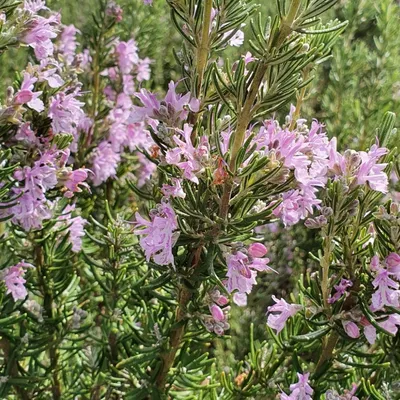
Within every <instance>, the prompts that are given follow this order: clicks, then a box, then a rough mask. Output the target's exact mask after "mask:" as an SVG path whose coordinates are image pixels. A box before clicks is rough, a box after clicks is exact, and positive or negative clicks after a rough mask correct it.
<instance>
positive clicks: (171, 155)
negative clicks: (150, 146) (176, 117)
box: [165, 124, 210, 183]
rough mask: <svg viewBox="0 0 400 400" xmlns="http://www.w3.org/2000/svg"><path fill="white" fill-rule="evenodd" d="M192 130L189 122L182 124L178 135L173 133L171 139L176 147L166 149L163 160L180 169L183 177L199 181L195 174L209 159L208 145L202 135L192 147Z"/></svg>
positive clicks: (206, 139)
mask: <svg viewBox="0 0 400 400" xmlns="http://www.w3.org/2000/svg"><path fill="white" fill-rule="evenodd" d="M192 130H193V128H192V127H191V126H190V125H189V124H185V125H184V128H183V131H181V130H177V132H178V133H179V134H180V135H179V136H178V135H174V137H173V140H174V141H175V143H176V144H177V145H178V147H176V148H173V149H172V150H168V151H167V153H166V156H165V160H166V162H167V163H168V164H171V165H176V166H178V167H179V168H180V169H182V171H183V176H184V178H186V179H188V180H190V181H192V182H194V183H199V179H198V177H197V175H199V174H201V173H202V172H203V170H204V164H205V163H206V162H207V160H208V159H209V152H210V146H209V143H208V138H207V137H206V136H202V137H201V138H200V143H199V145H198V146H197V147H194V146H193V143H192V139H191V134H192ZM181 138H182V139H183V140H182V139H181Z"/></svg>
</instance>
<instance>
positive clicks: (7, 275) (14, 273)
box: [1, 261, 33, 301]
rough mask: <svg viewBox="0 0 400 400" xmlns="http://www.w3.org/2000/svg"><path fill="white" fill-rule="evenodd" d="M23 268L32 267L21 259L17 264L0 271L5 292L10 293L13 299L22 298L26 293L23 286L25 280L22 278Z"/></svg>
mask: <svg viewBox="0 0 400 400" xmlns="http://www.w3.org/2000/svg"><path fill="white" fill-rule="evenodd" d="M25 268H33V265H31V264H28V263H26V262H24V261H21V262H20V263H18V264H17V265H14V266H13V267H10V268H6V269H5V270H3V271H1V279H3V281H4V284H5V285H6V288H7V292H6V293H7V294H11V295H12V297H13V299H14V301H17V300H24V299H25V297H26V296H27V295H28V292H27V290H26V288H25V283H26V280H25V279H24V278H23V276H24V274H25Z"/></svg>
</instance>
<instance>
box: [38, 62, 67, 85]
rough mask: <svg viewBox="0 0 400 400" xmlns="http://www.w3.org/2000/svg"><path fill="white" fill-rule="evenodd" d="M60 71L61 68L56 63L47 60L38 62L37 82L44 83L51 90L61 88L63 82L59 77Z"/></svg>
mask: <svg viewBox="0 0 400 400" xmlns="http://www.w3.org/2000/svg"><path fill="white" fill-rule="evenodd" d="M60 70H61V66H60V65H59V64H58V62H57V61H55V60H51V59H48V58H47V59H44V60H40V66H39V69H38V79H39V82H43V81H46V82H47V83H48V85H49V86H50V87H51V88H53V89H57V88H59V87H61V86H62V85H64V83H65V82H64V80H63V79H62V78H61V76H60V75H59V72H60Z"/></svg>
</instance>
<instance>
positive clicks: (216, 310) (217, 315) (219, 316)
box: [210, 304, 225, 321]
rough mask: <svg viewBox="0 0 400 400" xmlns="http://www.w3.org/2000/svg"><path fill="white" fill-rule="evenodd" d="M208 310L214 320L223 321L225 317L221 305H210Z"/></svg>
mask: <svg viewBox="0 0 400 400" xmlns="http://www.w3.org/2000/svg"><path fill="white" fill-rule="evenodd" d="M210 312H211V315H212V316H213V318H214V319H215V320H216V321H223V320H224V319H225V315H224V312H223V311H222V309H221V307H219V306H217V305H216V304H213V305H212V306H210Z"/></svg>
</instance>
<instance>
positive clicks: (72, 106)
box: [48, 90, 85, 133]
mask: <svg viewBox="0 0 400 400" xmlns="http://www.w3.org/2000/svg"><path fill="white" fill-rule="evenodd" d="M80 95H81V93H80V91H79V90H75V91H73V92H72V93H69V94H66V93H64V92H61V93H58V94H56V95H55V96H54V97H52V98H51V103H50V108H49V114H48V116H49V117H50V118H51V119H52V122H51V126H52V128H53V131H54V133H74V132H75V130H76V128H77V126H78V125H79V122H80V121H81V120H82V119H83V118H84V117H85V114H84V112H83V109H82V107H83V106H84V105H85V103H83V102H82V101H79V100H78V99H77V97H79V96H80Z"/></svg>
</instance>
